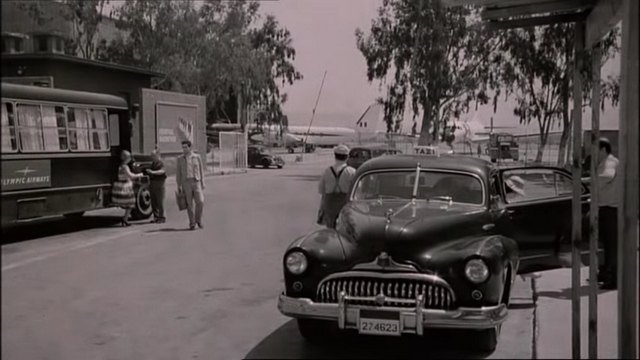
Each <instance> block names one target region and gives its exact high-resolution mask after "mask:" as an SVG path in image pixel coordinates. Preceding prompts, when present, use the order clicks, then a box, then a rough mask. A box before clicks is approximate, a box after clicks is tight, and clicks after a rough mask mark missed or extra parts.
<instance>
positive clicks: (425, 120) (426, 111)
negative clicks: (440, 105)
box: [418, 106, 433, 146]
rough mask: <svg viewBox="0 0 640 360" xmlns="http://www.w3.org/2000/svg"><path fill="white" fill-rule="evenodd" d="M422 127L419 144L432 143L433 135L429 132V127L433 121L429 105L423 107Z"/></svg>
mask: <svg viewBox="0 0 640 360" xmlns="http://www.w3.org/2000/svg"><path fill="white" fill-rule="evenodd" d="M422 110H423V113H422V128H421V129H420V139H419V140H418V145H420V146H423V145H431V143H432V141H431V135H430V134H429V128H430V127H431V122H432V120H433V119H432V117H431V114H432V112H433V111H432V110H431V108H430V107H429V106H423V107H422Z"/></svg>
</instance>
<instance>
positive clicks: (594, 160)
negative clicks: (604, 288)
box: [589, 43, 602, 359]
mask: <svg viewBox="0 0 640 360" xmlns="http://www.w3.org/2000/svg"><path fill="white" fill-rule="evenodd" d="M601 54H602V52H601V49H600V43H597V44H595V45H594V47H593V52H592V55H593V56H592V69H591V81H592V83H593V89H592V93H591V208H590V211H589V214H590V216H589V359H597V358H598V239H599V237H600V233H599V232H598V201H599V191H598V154H599V152H600V146H599V139H600V69H601V63H600V62H601V56H602V55H601Z"/></svg>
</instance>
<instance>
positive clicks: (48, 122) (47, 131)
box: [42, 105, 69, 151]
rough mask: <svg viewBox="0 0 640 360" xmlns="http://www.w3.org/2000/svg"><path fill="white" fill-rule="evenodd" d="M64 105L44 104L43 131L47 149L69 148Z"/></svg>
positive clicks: (59, 149) (60, 149)
mask: <svg viewBox="0 0 640 360" xmlns="http://www.w3.org/2000/svg"><path fill="white" fill-rule="evenodd" d="M66 122H67V121H66V117H65V114H64V107H62V106H50V105H43V106H42V131H43V135H44V149H45V150H46V151H64V150H68V149H69V145H68V141H67V124H66Z"/></svg>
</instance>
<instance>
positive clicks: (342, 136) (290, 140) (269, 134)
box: [247, 124, 357, 151]
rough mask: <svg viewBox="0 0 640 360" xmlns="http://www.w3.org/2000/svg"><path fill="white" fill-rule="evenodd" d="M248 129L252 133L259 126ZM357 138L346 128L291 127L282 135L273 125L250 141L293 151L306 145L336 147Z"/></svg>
mask: <svg viewBox="0 0 640 360" xmlns="http://www.w3.org/2000/svg"><path fill="white" fill-rule="evenodd" d="M247 129H248V130H249V133H251V132H252V131H253V130H257V129H258V126H257V125H256V124H248V125H247ZM356 137H357V136H356V131H355V130H353V129H349V128H346V127H333V126H311V127H309V126H299V125H290V126H288V127H287V128H286V129H284V131H282V134H280V127H279V126H278V125H271V126H263V127H262V132H261V133H253V134H251V136H250V140H251V141H252V142H256V143H263V144H265V143H266V144H273V145H275V146H283V147H287V148H288V149H290V150H289V151H291V150H292V149H295V148H297V147H301V146H302V145H303V144H304V143H306V144H308V145H310V146H311V147H334V146H337V145H339V144H343V143H347V142H351V141H354V140H355V139H356Z"/></svg>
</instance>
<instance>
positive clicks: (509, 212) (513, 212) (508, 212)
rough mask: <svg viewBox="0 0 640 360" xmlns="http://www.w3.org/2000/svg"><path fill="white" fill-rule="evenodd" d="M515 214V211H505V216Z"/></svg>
mask: <svg viewBox="0 0 640 360" xmlns="http://www.w3.org/2000/svg"><path fill="white" fill-rule="evenodd" d="M515 213H516V211H515V210H507V214H509V215H513V214H515Z"/></svg>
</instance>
